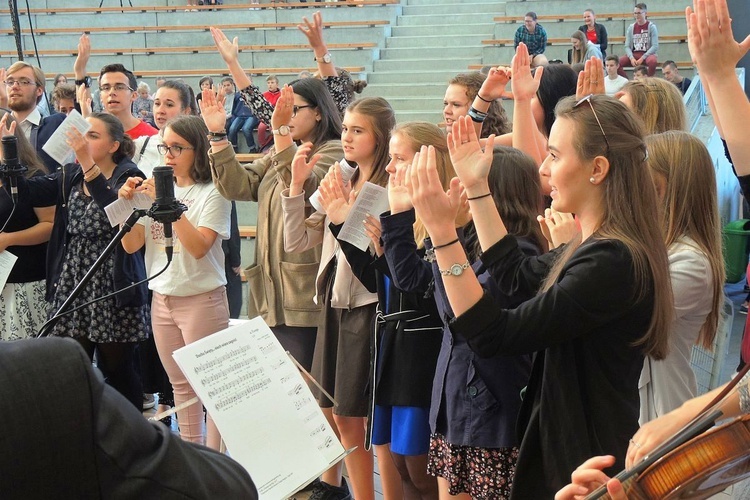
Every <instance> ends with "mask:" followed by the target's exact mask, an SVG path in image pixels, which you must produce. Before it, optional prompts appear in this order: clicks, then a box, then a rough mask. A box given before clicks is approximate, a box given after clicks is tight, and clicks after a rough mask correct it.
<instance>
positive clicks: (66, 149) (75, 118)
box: [42, 110, 91, 165]
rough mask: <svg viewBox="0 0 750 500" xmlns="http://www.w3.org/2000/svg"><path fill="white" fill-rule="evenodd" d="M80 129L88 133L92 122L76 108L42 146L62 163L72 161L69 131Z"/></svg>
mask: <svg viewBox="0 0 750 500" xmlns="http://www.w3.org/2000/svg"><path fill="white" fill-rule="evenodd" d="M74 128H75V129H78V131H79V132H80V133H81V134H84V135H85V134H86V132H88V130H89V129H90V128H91V124H90V123H89V122H87V121H86V119H85V118H84V117H83V116H81V113H79V112H78V111H76V110H73V111H71V112H70V114H69V115H68V117H67V118H65V120H63V122H62V123H61V124H60V126H59V127H57V130H55V131H54V132H53V133H52V135H51V136H50V138H49V139H48V140H47V142H46V143H45V144H44V146H42V149H43V150H44V152H45V153H47V154H48V155H50V156H51V157H52V158H53V159H54V160H55V161H56V162H57V163H59V164H60V165H65V164H66V163H70V161H69V160H70V158H71V155H73V154H74V153H73V148H71V147H70V146H68V143H67V140H68V131H69V130H72V129H74Z"/></svg>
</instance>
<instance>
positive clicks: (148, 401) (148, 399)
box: [143, 394, 156, 410]
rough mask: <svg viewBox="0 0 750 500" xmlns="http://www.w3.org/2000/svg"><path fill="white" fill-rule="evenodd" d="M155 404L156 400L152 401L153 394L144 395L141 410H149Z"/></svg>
mask: <svg viewBox="0 0 750 500" xmlns="http://www.w3.org/2000/svg"><path fill="white" fill-rule="evenodd" d="M155 404H156V400H155V399H154V395H153V394H144V395H143V409H144V410H150V409H151V408H153V407H154V405H155Z"/></svg>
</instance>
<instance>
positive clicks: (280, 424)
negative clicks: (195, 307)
mask: <svg viewBox="0 0 750 500" xmlns="http://www.w3.org/2000/svg"><path fill="white" fill-rule="evenodd" d="M173 356H174V358H175V361H177V364H178V365H179V366H180V368H181V369H182V371H183V373H184V374H185V376H186V377H187V379H188V381H189V382H190V385H191V386H192V387H193V388H194V389H195V392H196V393H197V394H198V397H200V399H201V401H202V402H203V405H204V406H205V407H206V409H207V410H208V412H209V413H210V414H211V415H212V417H213V419H214V421H215V422H216V425H217V427H218V428H219V431H220V432H221V436H222V438H223V439H224V442H225V443H226V445H227V450H228V451H229V454H230V455H231V456H232V458H234V459H235V460H237V461H238V462H239V463H240V464H242V466H243V467H245V468H246V469H247V471H248V472H249V473H250V475H251V476H252V478H253V481H254V482H255V484H256V486H257V487H258V492H259V493H260V498H261V499H263V500H280V499H283V498H288V497H289V496H291V495H292V494H293V493H295V492H296V491H298V490H299V489H300V488H301V487H303V486H304V485H305V484H307V483H309V482H310V481H311V480H312V479H314V478H315V477H317V476H318V475H320V474H321V473H322V472H323V471H325V470H326V469H328V468H329V467H330V466H331V465H332V464H333V463H335V462H336V461H338V460H340V458H341V457H343V456H344V448H343V447H342V446H341V443H339V441H338V439H337V438H336V435H335V434H334V432H333V430H332V429H331V427H330V425H328V422H327V421H326V419H325V417H324V416H323V412H322V411H321V410H320V408H319V407H318V404H317V402H316V401H315V398H313V395H312V393H311V392H310V389H308V387H307V384H306V383H305V381H304V380H303V378H302V375H301V374H300V372H299V371H298V370H297V368H296V367H295V366H294V364H293V362H292V361H291V360H290V359H289V357H288V356H287V354H286V352H285V351H284V349H283V348H282V347H281V344H279V341H278V340H276V337H274V335H273V333H272V332H271V329H270V328H268V326H267V325H266V324H265V322H263V320H262V319H261V318H255V319H253V320H250V321H245V322H242V323H240V324H235V325H234V326H230V327H229V328H227V329H226V330H222V331H220V332H217V333H214V334H213V335H209V336H208V337H206V338H204V339H202V340H199V341H198V342H194V343H192V344H189V345H187V346H185V347H183V348H182V349H179V350H177V351H175V352H174V354H173Z"/></svg>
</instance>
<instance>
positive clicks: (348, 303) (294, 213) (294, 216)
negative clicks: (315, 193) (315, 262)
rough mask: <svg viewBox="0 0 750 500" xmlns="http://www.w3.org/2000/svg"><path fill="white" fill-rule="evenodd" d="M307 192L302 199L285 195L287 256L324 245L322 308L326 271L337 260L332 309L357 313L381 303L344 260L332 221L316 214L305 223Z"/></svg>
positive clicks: (319, 281) (318, 282)
mask: <svg viewBox="0 0 750 500" xmlns="http://www.w3.org/2000/svg"><path fill="white" fill-rule="evenodd" d="M306 193H307V191H305V192H303V193H302V194H300V195H298V196H291V197H290V196H289V190H288V189H284V190H283V191H282V193H281V207H282V209H283V210H284V249H285V250H286V251H287V252H302V251H305V250H307V249H308V248H312V247H316V246H317V245H318V244H319V243H321V242H322V243H323V254H322V255H321V257H320V266H319V267H318V273H317V275H316V277H315V288H316V292H317V295H316V300H315V302H316V303H317V304H320V305H322V297H323V294H324V293H325V277H326V269H327V268H328V266H329V265H332V263H333V261H334V258H335V259H336V275H335V276H334V279H333V290H332V291H331V307H333V308H335V309H353V308H355V307H361V306H365V305H367V304H372V303H374V302H377V301H378V295H377V294H376V293H372V292H369V291H368V290H367V288H365V286H364V285H363V284H362V283H361V282H360V281H359V280H358V279H357V278H356V277H355V276H354V273H352V268H351V267H350V266H349V263H348V262H347V260H346V257H345V256H344V252H343V251H342V250H341V247H340V246H339V243H338V241H337V240H336V238H335V237H334V236H333V233H331V230H330V229H328V219H327V218H325V216H324V215H322V214H319V213H315V214H313V215H311V216H310V217H308V218H307V219H305V198H306V197H309V195H307V194H306Z"/></svg>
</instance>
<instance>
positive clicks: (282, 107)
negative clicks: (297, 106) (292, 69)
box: [271, 85, 294, 129]
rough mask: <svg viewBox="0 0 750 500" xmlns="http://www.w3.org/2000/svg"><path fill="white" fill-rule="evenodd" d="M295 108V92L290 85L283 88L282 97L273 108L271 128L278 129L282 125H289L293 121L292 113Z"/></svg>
mask: <svg viewBox="0 0 750 500" xmlns="http://www.w3.org/2000/svg"><path fill="white" fill-rule="evenodd" d="M293 108H294V90H293V89H292V87H290V86H289V85H284V86H283V87H281V95H280V96H279V100H278V101H276V107H275V108H273V115H271V126H272V127H273V128H274V129H278V128H279V127H280V126H282V125H289V122H291V121H292V112H293Z"/></svg>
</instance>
